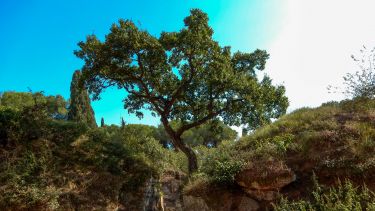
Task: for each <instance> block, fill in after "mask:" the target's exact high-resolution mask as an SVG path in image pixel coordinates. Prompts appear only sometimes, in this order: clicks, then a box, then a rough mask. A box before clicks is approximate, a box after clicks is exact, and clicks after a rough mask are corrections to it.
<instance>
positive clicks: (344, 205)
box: [274, 181, 375, 211]
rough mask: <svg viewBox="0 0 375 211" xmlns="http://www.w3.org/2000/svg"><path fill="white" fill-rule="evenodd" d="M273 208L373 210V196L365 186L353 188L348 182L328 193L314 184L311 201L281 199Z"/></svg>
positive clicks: (374, 205) (301, 210)
mask: <svg viewBox="0 0 375 211" xmlns="http://www.w3.org/2000/svg"><path fill="white" fill-rule="evenodd" d="M274 208H275V210H276V211H289V210H294V211H307V210H308V211H310V210H311V211H313V210H330V211H335V210H337V211H339V210H340V211H341V210H344V211H350V210H375V194H374V193H373V192H371V191H370V190H369V189H368V188H367V187H366V186H365V187H362V188H357V187H354V186H353V184H352V183H351V182H350V181H345V183H344V184H342V183H340V182H339V185H338V186H337V187H336V188H330V189H328V191H324V190H323V187H321V186H320V185H318V184H317V183H316V185H315V190H314V191H313V192H312V200H311V201H305V200H300V201H289V200H288V199H285V198H283V199H281V200H280V202H279V204H277V205H275V206H274Z"/></svg>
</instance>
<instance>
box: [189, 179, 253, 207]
mask: <svg viewBox="0 0 375 211" xmlns="http://www.w3.org/2000/svg"><path fill="white" fill-rule="evenodd" d="M199 186H201V187H197V188H196V189H194V190H190V191H189V192H188V193H187V194H188V195H189V196H191V197H192V202H193V203H190V204H194V205H195V206H198V205H199V206H200V207H203V208H205V209H201V210H204V211H205V210H207V211H208V210H209V211H245V210H246V211H253V210H254V211H255V210H259V208H260V205H259V203H258V202H257V201H256V200H254V199H253V198H251V197H249V196H248V194H247V193H245V192H244V191H242V189H241V187H235V188H234V187H231V188H229V187H228V188H225V187H220V186H213V185H210V184H201V185H199ZM201 199H203V200H201ZM184 201H185V200H184ZM203 202H204V203H203ZM189 207H191V206H189ZM186 208H188V206H186ZM186 210H189V209H186ZM191 210H199V209H191Z"/></svg>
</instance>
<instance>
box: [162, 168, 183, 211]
mask: <svg viewBox="0 0 375 211" xmlns="http://www.w3.org/2000/svg"><path fill="white" fill-rule="evenodd" d="M186 179H187V176H186V175H185V174H184V173H182V172H175V171H168V172H165V173H164V174H163V176H162V177H161V179H160V185H161V192H162V196H161V204H162V207H163V210H165V211H180V210H184V209H183V205H184V202H183V196H182V187H183V184H184V181H185V180H186Z"/></svg>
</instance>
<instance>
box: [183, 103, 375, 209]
mask: <svg viewBox="0 0 375 211" xmlns="http://www.w3.org/2000/svg"><path fill="white" fill-rule="evenodd" d="M208 151H209V152H208V153H204V155H203V156H201V161H202V166H201V169H200V173H198V174H197V175H196V176H195V177H194V179H193V180H192V181H191V183H190V184H189V185H188V186H187V187H185V191H186V193H187V194H191V195H196V196H202V195H203V194H202V192H203V193H204V194H208V195H209V191H208V192H207V191H205V190H204V189H210V188H213V187H214V188H215V189H217V188H218V189H224V190H227V191H234V190H238V189H242V190H243V191H244V192H246V193H247V194H250V196H251V197H253V198H257V199H258V201H259V202H260V203H264V204H266V205H265V206H268V207H270V206H271V203H276V204H277V203H278V202H279V200H280V198H284V199H289V200H292V201H293V200H307V201H304V202H305V203H306V204H309V203H311V204H309V206H310V205H311V207H312V208H314V209H315V208H316V207H314V206H313V205H314V203H315V205H316V204H319V203H323V202H322V200H320V201H319V200H318V201H317V200H316V198H314V194H312V190H314V187H316V184H320V187H321V189H319V190H324V191H320V192H319V191H318V192H315V195H317V193H319V194H320V196H321V197H323V195H324V194H328V195H329V194H331V195H332V192H335V191H339V189H338V190H336V189H331V190H330V189H329V188H330V187H340V186H339V184H341V183H344V181H348V182H347V183H348V184H350V185H352V187H353V188H352V189H351V190H352V192H351V194H352V195H360V193H357V191H361V190H362V189H359V190H356V188H355V187H357V186H364V185H365V186H366V187H367V188H369V189H370V190H374V189H375V180H374V178H373V176H372V175H373V174H374V173H375V153H374V151H375V101H373V100H363V99H362V100H361V99H358V100H347V101H342V102H331V103H326V104H323V105H322V106H320V107H318V108H302V109H298V110H296V111H294V112H292V113H291V114H288V115H285V116H283V117H281V118H280V119H279V120H277V121H275V122H274V123H272V124H270V125H267V126H264V127H262V128H260V129H258V130H256V131H254V132H253V133H252V134H251V135H249V136H245V137H242V138H241V139H240V140H239V141H238V142H237V143H234V144H233V143H227V144H226V145H225V144H223V145H221V146H219V147H218V148H217V149H211V150H208ZM293 175H294V176H293ZM314 175H315V178H317V180H316V182H314V180H313V179H312V178H314ZM292 176H293V177H292ZM288 178H289V179H290V181H288V183H285V184H282V182H283V181H284V182H285V181H286V180H288ZM340 181H341V182H340ZM246 182H248V184H245V185H244V184H243V183H246ZM350 185H349V186H350ZM342 186H345V185H342ZM345 187H346V186H345ZM341 188H342V187H341ZM342 189H343V188H342ZM254 190H256V191H258V192H256V191H254ZM271 190H272V191H271ZM262 191H263V192H262ZM330 191H331V192H330ZM341 192H342V191H341ZM370 192H371V191H370ZM261 193H265V194H264V195H262V194H261ZM270 193H275V197H270ZM278 193H280V194H278ZM353 193H355V194H353ZM267 194H268V195H267ZM319 194H318V195H319ZM371 194H372V193H371ZM371 194H370V195H371ZM328 195H327V197H328V198H329V196H328ZM347 195H348V194H347ZM349 195H350V194H349ZM367 195H368V194H367ZM372 196H373V195H372ZM209 197H210V196H208V197H207V198H209ZM215 197H217V196H215ZM324 197H325V196H324ZM324 197H323V198H324ZM330 197H333V196H330ZM337 197H338V196H337ZM341 197H342V198H340V197H338V199H336V200H333V199H332V201H331V203H333V204H335V203H338V201H340V200H344V198H345V197H347V199H348V197H349V196H345V193H343V194H342V196H341ZM370 198H371V197H370ZM362 199H363V198H362ZM362 199H359V197H357V199H356V200H357V201H356V200H354V199H353V206H354V204H355V203H356V202H358V201H361V200H362ZM310 200H311V202H309V201H310ZM328 201H329V200H328ZM328 201H327V200H326V201H325V202H324V203H328ZM367 201H369V200H367ZM370 201H371V203H375V201H374V200H373V199H372V200H370ZM282 202H283V203H284V205H283V206H284V207H287V205H285V203H287V201H286V200H283V201H282ZM358 203H359V202H358ZM361 203H362V205H363V206H366V205H364V204H366V203H364V202H363V201H361ZM369 203H370V202H369ZM287 204H288V203H287ZM349 204H350V203H349ZM306 207H307V205H306ZM306 207H305V208H306ZM348 207H349V206H348ZM331 208H332V210H335V209H334V208H333V207H331ZM294 209H296V210H303V209H302V208H301V209H297V208H296V207H294ZM314 209H312V210H314ZM317 209H318V208H317ZM284 210H288V209H284ZM349 210H350V209H349Z"/></svg>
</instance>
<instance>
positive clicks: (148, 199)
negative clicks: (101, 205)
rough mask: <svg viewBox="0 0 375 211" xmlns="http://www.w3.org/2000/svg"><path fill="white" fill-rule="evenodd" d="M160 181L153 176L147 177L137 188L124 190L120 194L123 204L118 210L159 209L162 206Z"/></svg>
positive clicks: (151, 210) (154, 210)
mask: <svg viewBox="0 0 375 211" xmlns="http://www.w3.org/2000/svg"><path fill="white" fill-rule="evenodd" d="M158 186H159V181H158V180H157V179H155V178H153V177H151V178H149V179H147V180H146V181H145V183H144V184H143V185H142V186H140V187H139V188H138V189H137V190H133V191H129V190H126V189H125V190H123V191H122V194H120V200H121V206H120V207H118V210H123V211H133V210H140V211H158V210H161V206H160V193H159V189H158Z"/></svg>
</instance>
